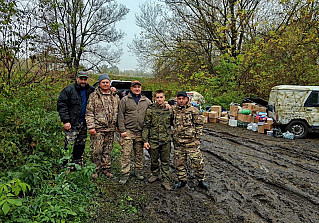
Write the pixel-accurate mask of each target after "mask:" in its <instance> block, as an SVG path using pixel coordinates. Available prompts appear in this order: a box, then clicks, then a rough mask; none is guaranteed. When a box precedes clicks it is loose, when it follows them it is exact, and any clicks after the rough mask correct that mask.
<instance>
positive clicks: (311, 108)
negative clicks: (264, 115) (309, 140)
mask: <svg viewBox="0 0 319 223" xmlns="http://www.w3.org/2000/svg"><path fill="white" fill-rule="evenodd" d="M268 116H269V117H271V118H273V119H274V120H275V123H276V124H277V125H280V126H282V127H284V128H285V130H287V131H289V132H292V133H294V135H295V138H304V137H306V136H307V135H308V132H309V130H319V86H297V85H279V86H275V87H273V88H272V89H271V92H270V95H269V101H268Z"/></svg>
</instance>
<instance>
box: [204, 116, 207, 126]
mask: <svg viewBox="0 0 319 223" xmlns="http://www.w3.org/2000/svg"><path fill="white" fill-rule="evenodd" d="M207 122H208V117H207V116H204V124H206V123H207Z"/></svg>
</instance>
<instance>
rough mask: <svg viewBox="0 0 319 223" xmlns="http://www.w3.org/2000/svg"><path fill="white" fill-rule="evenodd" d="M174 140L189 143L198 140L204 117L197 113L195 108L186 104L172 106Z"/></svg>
mask: <svg viewBox="0 0 319 223" xmlns="http://www.w3.org/2000/svg"><path fill="white" fill-rule="evenodd" d="M173 113H174V118H173V124H174V140H175V141H176V142H178V143H191V142H193V141H194V140H200V138H201V136H202V132H203V125H204V117H203V116H202V115H200V114H199V111H198V109H197V108H195V107H193V106H191V105H190V104H187V105H186V106H183V107H181V106H178V105H176V106H174V108H173Z"/></svg>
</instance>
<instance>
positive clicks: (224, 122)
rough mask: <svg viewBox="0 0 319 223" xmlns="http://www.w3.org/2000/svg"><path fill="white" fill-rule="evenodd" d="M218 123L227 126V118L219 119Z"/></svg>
mask: <svg viewBox="0 0 319 223" xmlns="http://www.w3.org/2000/svg"><path fill="white" fill-rule="evenodd" d="M219 123H221V124H224V125H228V117H220V118H219Z"/></svg>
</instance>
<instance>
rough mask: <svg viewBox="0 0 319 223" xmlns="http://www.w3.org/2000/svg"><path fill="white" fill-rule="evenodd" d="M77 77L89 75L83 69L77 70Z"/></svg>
mask: <svg viewBox="0 0 319 223" xmlns="http://www.w3.org/2000/svg"><path fill="white" fill-rule="evenodd" d="M78 77H89V74H88V73H87V72H85V71H79V72H78Z"/></svg>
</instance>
